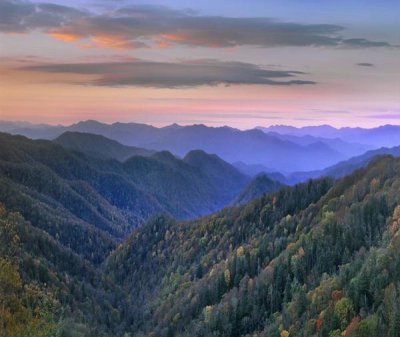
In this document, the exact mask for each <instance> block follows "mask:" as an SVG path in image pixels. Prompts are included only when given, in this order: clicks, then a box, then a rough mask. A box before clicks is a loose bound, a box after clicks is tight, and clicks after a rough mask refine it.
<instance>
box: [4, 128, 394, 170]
mask: <svg viewBox="0 0 400 337" xmlns="http://www.w3.org/2000/svg"><path fill="white" fill-rule="evenodd" d="M0 130H3V131H6V132H9V133H13V134H21V135H25V136H27V137H29V138H33V139H39V138H40V139H55V138H57V137H59V136H60V135H61V134H62V133H64V132H67V131H70V132H81V133H91V134H97V135H101V136H104V137H107V138H109V139H112V140H115V141H118V142H119V143H121V144H124V145H127V146H133V147H139V148H144V149H147V150H152V151H164V150H166V151H170V152H171V153H173V154H174V155H176V156H178V157H181V158H182V157H184V156H185V155H186V153H187V152H189V151H192V150H198V149H200V150H203V151H205V152H207V153H215V154H216V155H218V156H219V157H220V158H222V159H223V160H225V161H227V162H229V163H235V162H242V163H245V164H246V165H262V166H265V167H267V168H268V170H269V171H278V172H281V173H292V172H296V171H315V170H322V169H324V168H326V167H328V166H331V165H334V164H336V163H338V162H339V161H342V160H346V159H349V158H350V157H353V156H356V155H361V154H363V153H364V152H366V151H367V150H371V149H375V148H379V147H381V146H383V145H386V146H389V145H390V146H395V145H399V144H400V138H399V136H398V134H399V127H398V126H384V127H380V128H375V129H359V128H354V129H350V128H348V129H343V130H342V129H339V130H338V131H337V132H336V133H334V132H333V131H334V130H336V129H334V128H331V127H329V128H328V127H326V126H321V127H310V128H306V129H304V130H303V129H293V130H292V129H291V128H283V127H271V128H269V129H263V131H261V130H259V129H252V130H244V131H241V130H238V129H234V128H230V127H217V128H214V127H207V126H205V125H201V124H200V125H190V126H180V125H176V124H173V125H170V126H167V127H162V128H156V127H153V126H150V125H145V124H136V123H114V124H104V123H100V122H97V121H84V122H79V123H77V124H73V125H70V126H51V125H29V124H21V125H20V126H18V123H9V122H8V123H0ZM296 130H297V131H298V132H295V131H296ZM299 130H301V131H299ZM325 131H326V133H325ZM266 132H267V133H266ZM284 132H289V133H284ZM306 132H310V134H304V133H306ZM388 143H390V144H389V145H388Z"/></svg>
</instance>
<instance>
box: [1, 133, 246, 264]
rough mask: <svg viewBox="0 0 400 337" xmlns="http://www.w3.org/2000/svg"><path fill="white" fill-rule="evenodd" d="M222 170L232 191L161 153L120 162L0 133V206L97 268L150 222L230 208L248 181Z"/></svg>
mask: <svg viewBox="0 0 400 337" xmlns="http://www.w3.org/2000/svg"><path fill="white" fill-rule="evenodd" d="M203 156H204V157H207V156H208V155H207V154H205V153H204V154H203ZM212 158H213V159H212V160H215V158H214V157H212ZM224 165H225V166H226V165H228V164H227V163H224ZM224 165H222V166H220V167H219V168H220V170H219V171H218V172H219V174H220V175H221V176H220V181H221V182H225V183H226V185H227V186H229V187H230V188H231V189H221V186H220V185H218V184H216V181H215V179H216V177H209V176H208V173H205V172H203V171H202V170H201V168H199V167H196V166H193V165H190V164H188V163H186V162H184V161H182V160H179V159H177V158H175V157H174V156H172V155H171V154H170V153H167V152H161V153H156V154H154V155H152V156H151V157H141V156H134V157H131V158H130V159H128V160H127V161H125V162H123V163H121V162H119V161H116V160H103V159H97V158H93V157H87V156H85V155H84V154H82V153H78V152H74V151H69V150H66V149H64V148H63V147H61V146H60V145H57V144H54V143H52V142H50V141H32V140H30V139H27V138H25V137H22V136H11V135H7V134H0V184H1V185H0V186H1V188H0V202H2V203H4V204H5V206H6V207H7V208H8V209H9V210H10V211H19V212H21V213H22V214H23V215H24V217H25V218H26V219H27V220H29V221H31V223H32V224H33V225H34V226H36V227H38V228H41V229H43V230H45V231H46V232H47V233H49V234H50V235H51V236H52V237H54V238H57V240H59V241H60V242H61V243H62V244H63V245H65V246H67V247H70V248H71V249H72V250H73V251H74V252H76V253H78V254H80V255H82V256H84V257H85V258H86V259H89V260H91V261H92V262H95V263H99V262H101V261H103V260H104V258H105V256H106V255H107V254H108V252H109V251H110V250H111V249H113V247H114V246H115V242H114V239H121V238H123V237H124V236H125V235H127V234H128V233H129V232H130V231H132V229H133V228H134V227H136V226H137V225H139V224H140V223H141V222H142V221H144V220H145V219H147V218H149V217H150V216H151V215H154V214H159V213H165V214H170V215H172V216H174V217H177V218H181V219H184V218H193V217H197V216H200V215H204V214H206V213H211V212H213V211H216V210H218V209H221V208H222V207H224V206H225V205H227V204H228V203H230V202H231V201H232V200H233V198H234V197H235V196H236V194H237V193H238V191H240V190H241V189H242V188H243V187H244V186H245V184H246V183H247V181H248V178H247V177H246V176H244V175H242V174H240V173H239V172H238V171H236V170H235V169H234V168H233V167H231V166H230V165H228V166H227V167H225V166H224ZM226 170H227V171H226ZM232 170H235V171H236V172H237V173H236V175H233V176H232V175H231V173H232ZM225 171H226V172H227V174H225Z"/></svg>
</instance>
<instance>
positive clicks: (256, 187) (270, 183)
mask: <svg viewBox="0 0 400 337" xmlns="http://www.w3.org/2000/svg"><path fill="white" fill-rule="evenodd" d="M283 186H285V185H283V184H282V183H280V182H278V181H275V180H272V179H271V178H270V177H269V176H268V175H267V174H265V173H261V174H259V175H257V176H256V177H254V178H253V179H252V180H251V181H250V182H249V183H248V184H247V186H246V187H245V188H244V189H243V190H242V192H240V193H239V194H238V196H237V197H236V198H235V200H234V201H233V203H232V204H233V205H243V204H247V203H248V202H250V201H252V200H253V199H256V198H259V197H261V196H262V195H263V194H265V193H271V192H275V191H277V190H279V189H280V188H282V187H283Z"/></svg>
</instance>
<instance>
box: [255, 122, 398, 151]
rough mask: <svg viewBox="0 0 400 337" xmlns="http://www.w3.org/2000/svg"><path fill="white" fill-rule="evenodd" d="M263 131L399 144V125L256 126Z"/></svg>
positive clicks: (360, 141)
mask: <svg viewBox="0 0 400 337" xmlns="http://www.w3.org/2000/svg"><path fill="white" fill-rule="evenodd" d="M257 129H260V130H262V131H263V132H266V133H269V132H274V133H278V134H281V135H290V136H297V137H303V136H312V137H323V138H329V139H335V138H339V139H341V140H343V141H345V142H350V143H360V144H365V145H370V146H373V147H375V148H379V147H393V146H397V145H400V125H390V124H387V125H382V126H379V127H376V128H371V129H365V128H360V127H356V128H351V127H343V128H338V129H337V128H334V127H332V126H330V125H320V126H305V127H300V128H296V127H293V126H286V125H273V126H270V127H257Z"/></svg>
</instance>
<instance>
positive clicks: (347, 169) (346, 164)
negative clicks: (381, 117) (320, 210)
mask: <svg viewBox="0 0 400 337" xmlns="http://www.w3.org/2000/svg"><path fill="white" fill-rule="evenodd" d="M384 155H391V156H393V157H400V146H395V147H392V148H387V147H382V148H380V149H377V150H371V151H368V152H366V153H364V154H362V155H361V156H356V157H353V158H350V159H348V160H344V161H342V162H339V163H337V164H335V165H333V166H330V167H327V168H325V169H323V170H319V171H310V172H294V173H292V174H290V175H288V176H287V177H286V179H287V181H288V182H289V183H290V184H296V183H298V182H301V181H305V180H308V179H315V178H319V177H331V178H335V179H337V178H341V177H344V176H346V175H348V174H350V173H352V172H353V171H354V170H356V169H359V168H362V167H365V166H367V165H368V164H369V163H370V162H371V161H372V160H373V159H374V158H375V157H377V156H384Z"/></svg>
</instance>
